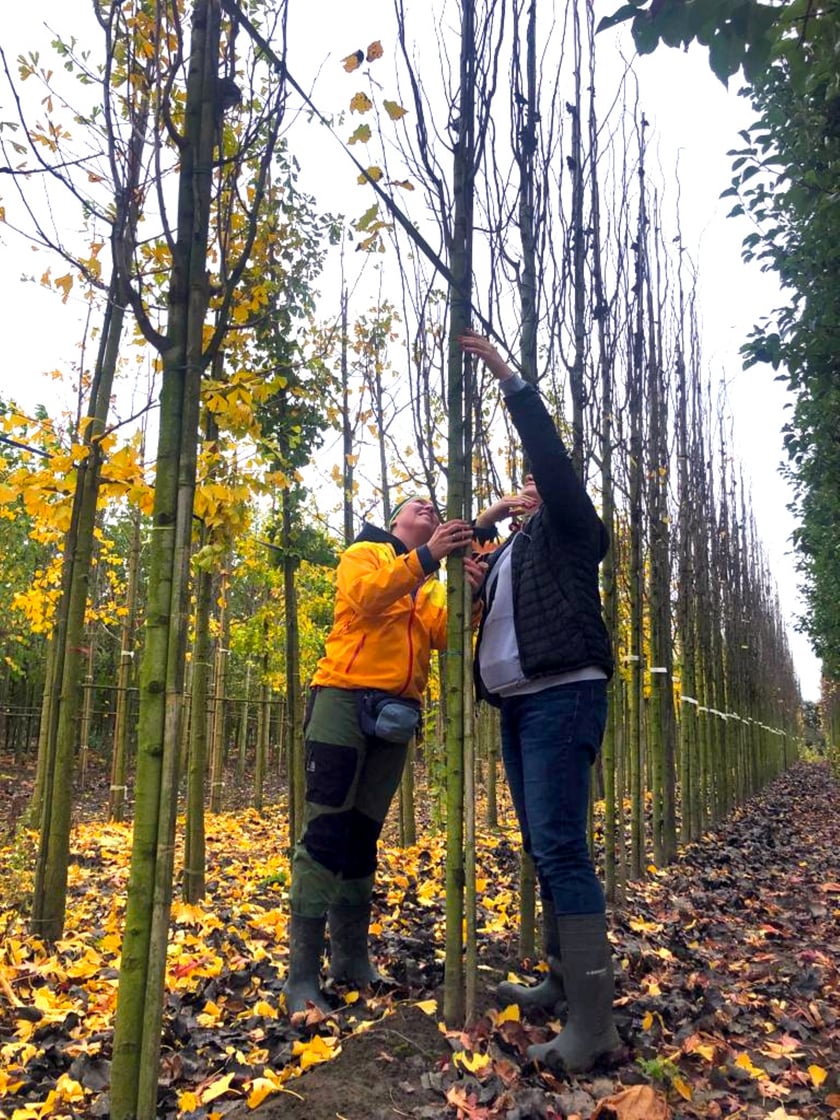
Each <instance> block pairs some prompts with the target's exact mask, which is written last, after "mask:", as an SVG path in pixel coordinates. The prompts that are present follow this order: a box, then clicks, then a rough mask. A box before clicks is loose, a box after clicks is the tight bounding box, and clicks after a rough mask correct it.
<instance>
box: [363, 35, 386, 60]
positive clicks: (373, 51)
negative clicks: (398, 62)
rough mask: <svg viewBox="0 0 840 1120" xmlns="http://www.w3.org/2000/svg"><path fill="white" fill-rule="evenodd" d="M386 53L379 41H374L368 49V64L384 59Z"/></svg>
mask: <svg viewBox="0 0 840 1120" xmlns="http://www.w3.org/2000/svg"><path fill="white" fill-rule="evenodd" d="M384 53H385V52H384V51H383V50H382V44H381V43H380V42H379V40H378V39H374V41H373V42H372V43H371V44H370V46H369V47H368V49H367V54H366V55H365V57H366V58H367V60H368V62H376V60H377V58H382V55H383V54H384Z"/></svg>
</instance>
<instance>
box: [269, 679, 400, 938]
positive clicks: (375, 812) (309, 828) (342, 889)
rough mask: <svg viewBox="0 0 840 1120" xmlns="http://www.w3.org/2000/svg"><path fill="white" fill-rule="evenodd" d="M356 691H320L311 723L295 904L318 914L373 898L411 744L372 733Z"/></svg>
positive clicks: (292, 896) (296, 854)
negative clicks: (379, 850) (382, 841)
mask: <svg viewBox="0 0 840 1120" xmlns="http://www.w3.org/2000/svg"><path fill="white" fill-rule="evenodd" d="M356 702H357V701H356V693H354V692H350V691H346V690H345V689H339V688H319V689H318V691H317V692H316V694H315V698H314V703H313V705H312V710H311V714H310V716H309V719H308V722H307V726H306V807H305V810H304V818H303V834H302V836H301V838H300V840H299V842H298V844H297V846H296V847H295V852H294V856H293V859H292V887H291V891H290V895H289V897H290V902H291V908H292V910H293V911H294V913H296V914H302V915H304V916H306V917H311V918H317V917H320V916H321V915H322V914H325V913H326V912H327V909H328V907H330V906H334V905H336V904H339V905H342V906H358V905H361V904H363V903H365V902H367V901H368V899H369V898H370V894H371V890H372V889H373V878H374V873H375V871H376V845H377V841H378V840H379V834H380V832H381V831H382V824H383V822H384V820H385V817H386V815H387V812H388V808H389V806H390V804H391V800H392V799H393V796H394V793H395V792H396V790H397V788H398V786H399V784H400V778H401V776H402V772H403V767H404V766H405V759H406V755H407V752H408V747H407V745H406V746H396V745H395V744H393V743H383V742H381V741H379V740H377V739H368V738H366V737H365V736H364V735H363V734H362V732H361V730H360V729H359V721H358V717H357V709H356Z"/></svg>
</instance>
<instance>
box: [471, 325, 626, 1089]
mask: <svg viewBox="0 0 840 1120" xmlns="http://www.w3.org/2000/svg"><path fill="white" fill-rule="evenodd" d="M460 345H461V348H462V349H463V350H464V351H465V352H466V353H468V354H472V355H473V356H475V357H476V358H479V359H481V360H482V361H483V362H484V363H485V364H486V366H487V368H488V369H489V371H490V372H491V373H492V375H493V376H494V377H495V378H496V379H497V380H498V382H499V385H500V387H501V390H502V393H503V395H504V401H505V405H506V406H507V409H508V412H509V413H510V417H511V419H512V420H513V423H514V425H515V427H516V430H517V432H518V433H519V436H520V438H521V440H522V446H523V450H524V452H525V455H526V457H527V459H528V463H529V467H530V470H531V472H532V474H533V480H534V484H535V494H536V498H537V501H536V502H535V503H534V507H535V508H534V509H533V512H531V513H530V516H528V517H527V520H525V521H524V522H523V524H522V526H521V528H520V529H519V530H518V531H517V532H515V533H513V534H512V536H511V537H509V538H508V540H507V541H506V542H505V543H504V544H503V545H502V546H501V548H499V549H498V550H497V551H496V552H495V553H493V554H492V556H491V557H490V558H489V560H488V562H487V569H488V570H487V576H486V578H485V581H484V584H483V587H482V591H481V595H482V599H483V606H484V612H483V618H482V622H481V628H480V630H479V634H478V641H477V647H476V656H475V677H476V688H477V692H478V695H479V697H480V698H482V699H486V700H487V701H488V702H489V703H491V704H494V705H495V706H497V707H498V708H500V709H501V727H502V757H503V759H504V765H505V772H506V775H507V780H508V784H509V786H510V790H511V796H512V799H513V803H514V806H515V809H516V814H517V817H518V820H519V826H520V830H521V832H522V842H523V846H524V848H525V850H526V851H527V852H529V853H530V855H531V856H532V857H533V860H534V864H535V866H536V869H537V876H538V879H539V884H540V893H541V896H542V905H543V917H544V924H545V930H544V934H545V947H546V950H547V956H548V958H549V974H548V976H547V978H546V979H545V980H544V981H543V983H542V984H540V985H538V986H537V987H536V988H526V987H523V986H521V985H515V984H508V983H506V984H503V985H500V989H499V995H500V997H501V998H502V999H505V1000H506V1001H507V1002H516V1003H519V1004H520V1005H521V1006H522V1007H523V1008H525V1009H526V1010H527V1009H528V1008H529V1007H531V1008H533V1007H551V1006H553V1005H554V1003H556V1002H557V1001H558V1000H559V999H561V998H563V995H564V993H565V999H566V1001H567V1003H568V1020H567V1022H566V1026H565V1027H564V1029H563V1030H562V1031H561V1032H560V1034H558V1035H557V1036H556V1037H555V1038H553V1039H552V1040H551V1041H550V1042H548V1043H545V1044H543V1045H540V1046H532V1047H531V1048H530V1049H529V1051H528V1053H529V1056H530V1057H532V1058H534V1059H536V1060H538V1061H544V1062H546V1063H547V1064H549V1065H555V1066H559V1067H562V1068H564V1069H566V1070H567V1071H568V1072H580V1071H584V1070H587V1069H590V1068H591V1067H592V1065H593V1064H594V1063H595V1061H597V1060H598V1059H599V1058H609V1057H610V1056H611V1055H612V1054H613V1053H614V1052H616V1051H618V1050H619V1049H620V1046H621V1043H620V1039H619V1037H618V1033H617V1032H616V1029H615V1024H614V1022H613V998H614V991H615V985H614V980H613V965H612V954H611V951H610V945H609V941H608V939H607V923H606V907H605V903H604V892H603V889H602V887H601V883H600V882H599V880H598V877H597V875H596V874H595V870H594V867H593V865H592V860H591V857H590V855H589V847H588V843H587V818H588V806H589V782H590V771H591V767H592V764H593V762H594V761H595V759H596V758H597V755H598V752H599V750H600V748H601V740H602V738H603V734H604V727H605V725H606V717H607V681H608V680H609V678H610V676H611V675H612V672H613V659H612V653H611V647H610V640H609V636H608V634H607V630H606V627H605V625H604V621H603V618H602V612H601V600H600V592H599V586H598V567H599V565H600V563H601V561H602V560H603V558H604V556H605V555H606V552H607V548H608V546H609V540H608V536H607V531H606V529H605V528H604V525H603V523H602V522H601V519H600V518H599V517H598V514H597V513H596V511H595V507H594V506H593V504H592V502H591V500H590V498H589V496H588V494H587V493H586V490H585V488H584V486H583V483H582V482H581V480H580V479H579V478H578V477H577V475H576V473H575V470H574V467H573V466H572V462H571V459H570V458H569V455H568V452H567V451H566V448H565V446H564V445H563V441H562V439H561V438H560V435H559V434H558V432H557V428H556V427H555V425H554V422H553V421H552V419H551V417H550V416H549V413H548V410H547V409H546V407H545V404H544V403H543V401H542V398H541V397H540V395H539V393H538V392H537V391H536V389H534V388H533V386H531V385H529V384H527V383H526V382H525V381H523V380H522V378H521V377H519V376H518V375H516V374H515V373H514V372H513V371H512V370H511V369H510V368H509V367H508V366H507V365H506V363H505V362H504V360H503V359H502V358H501V356H500V355H499V354H498V352H497V351H496V349H495V347H494V346H493V344H492V343H491V342H490V341H489V340H488V339H486V338H483V337H482V336H480V335H478V334H474V333H472V332H469V333H467V334H465V335H464V336H463V337H462V338H461V339H460Z"/></svg>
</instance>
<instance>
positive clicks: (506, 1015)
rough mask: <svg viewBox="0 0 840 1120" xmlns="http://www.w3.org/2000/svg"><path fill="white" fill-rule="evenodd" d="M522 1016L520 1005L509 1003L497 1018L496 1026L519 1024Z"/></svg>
mask: <svg viewBox="0 0 840 1120" xmlns="http://www.w3.org/2000/svg"><path fill="white" fill-rule="evenodd" d="M521 1018H522V1016H521V1014H520V1011H519V1004H517V1003H509V1004H508V1005H507V1007H503V1008H502V1010H501V1011H500V1012H499V1014H498V1016H497V1018H496V1025H498V1024H499V1023H518V1022H520V1021H521Z"/></svg>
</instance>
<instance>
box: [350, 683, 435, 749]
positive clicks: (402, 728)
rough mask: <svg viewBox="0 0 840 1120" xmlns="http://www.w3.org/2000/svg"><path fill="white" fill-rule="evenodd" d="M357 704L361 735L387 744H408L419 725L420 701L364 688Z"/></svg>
mask: <svg viewBox="0 0 840 1120" xmlns="http://www.w3.org/2000/svg"><path fill="white" fill-rule="evenodd" d="M358 705H359V727H360V728H361V730H362V734H363V735H370V736H371V737H372V738H374V739H383V740H384V741H385V742H386V743H407V742H408V741H409V739H410V738H411V736H412V735H413V734H414V732H415V731H416V730H417V728H418V726H419V723H420V701H419V700H412V699H411V698H410V697H407V696H394V695H392V694H391V693H390V692H379V691H378V690H377V689H374V688H371V689H365V690H363V691H361V692H359V694H358Z"/></svg>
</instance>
